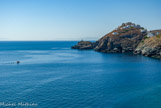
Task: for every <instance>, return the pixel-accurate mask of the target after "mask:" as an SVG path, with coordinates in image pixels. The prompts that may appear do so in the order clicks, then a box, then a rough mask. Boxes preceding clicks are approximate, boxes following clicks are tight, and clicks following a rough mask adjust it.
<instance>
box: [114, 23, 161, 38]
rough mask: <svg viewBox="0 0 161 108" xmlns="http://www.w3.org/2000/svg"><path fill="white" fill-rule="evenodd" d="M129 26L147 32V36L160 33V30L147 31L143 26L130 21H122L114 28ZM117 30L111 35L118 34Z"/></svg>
mask: <svg viewBox="0 0 161 108" xmlns="http://www.w3.org/2000/svg"><path fill="white" fill-rule="evenodd" d="M130 28H137V29H139V30H140V32H141V33H147V37H153V36H156V35H161V30H155V31H154V30H153V31H147V30H146V29H144V28H143V27H141V26H140V25H138V24H134V23H131V22H128V23H123V24H122V25H121V26H119V27H118V28H116V29H115V30H116V31H117V30H120V29H121V30H123V29H130ZM118 34H119V33H118V32H113V33H112V35H118Z"/></svg>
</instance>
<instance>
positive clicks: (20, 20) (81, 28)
mask: <svg viewBox="0 0 161 108" xmlns="http://www.w3.org/2000/svg"><path fill="white" fill-rule="evenodd" d="M125 22H133V23H136V24H140V25H141V26H143V27H144V28H146V29H148V30H155V29H161V0H0V41H3V40H9V41H14V40H16V41H17V40H19V41H21V40H23V41H24V40H37V41H39V40H40V41H42V40H47V41H53V40H82V39H83V40H97V39H99V38H101V37H102V36H104V35H105V34H107V33H108V32H111V31H112V30H113V29H115V28H117V27H118V26H119V25H121V24H122V23H125Z"/></svg>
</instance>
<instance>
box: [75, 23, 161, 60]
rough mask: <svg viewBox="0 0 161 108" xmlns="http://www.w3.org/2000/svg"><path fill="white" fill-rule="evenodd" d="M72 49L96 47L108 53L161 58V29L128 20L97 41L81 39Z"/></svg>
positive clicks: (97, 49) (95, 48) (96, 49)
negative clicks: (148, 28) (150, 27)
mask: <svg viewBox="0 0 161 108" xmlns="http://www.w3.org/2000/svg"><path fill="white" fill-rule="evenodd" d="M72 49H79V50H89V49H94V50H95V51H99V52H106V53H125V52H133V53H134V54H142V55H144V56H149V57H155V58H161V30H153V31H147V30H146V29H145V28H144V27H141V26H140V25H137V24H134V23H131V22H127V23H123V24H122V25H121V26H118V27H117V28H116V29H115V30H113V31H112V32H110V33H108V34H106V35H105V36H103V37H102V38H100V39H99V40H98V41H96V42H90V41H80V42H78V44H77V45H74V46H72Z"/></svg>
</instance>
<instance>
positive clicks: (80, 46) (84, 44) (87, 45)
mask: <svg viewBox="0 0 161 108" xmlns="http://www.w3.org/2000/svg"><path fill="white" fill-rule="evenodd" d="M93 48H94V46H93V43H92V42H90V41H80V42H78V44H77V45H74V46H72V49H80V50H85V49H93Z"/></svg>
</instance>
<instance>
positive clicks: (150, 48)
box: [135, 35, 161, 58]
mask: <svg viewBox="0 0 161 108" xmlns="http://www.w3.org/2000/svg"><path fill="white" fill-rule="evenodd" d="M135 54H142V55H144V56H149V57H155V58H161V35H158V36H153V37H150V38H146V39H145V40H142V42H140V44H139V45H138V46H137V48H136V50H135Z"/></svg>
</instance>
